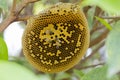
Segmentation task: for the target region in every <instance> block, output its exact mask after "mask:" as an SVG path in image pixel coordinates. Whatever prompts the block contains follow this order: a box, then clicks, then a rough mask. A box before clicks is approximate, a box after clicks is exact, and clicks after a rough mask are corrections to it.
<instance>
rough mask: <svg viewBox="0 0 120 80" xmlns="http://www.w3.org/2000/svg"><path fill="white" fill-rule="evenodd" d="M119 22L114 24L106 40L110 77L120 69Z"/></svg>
mask: <svg viewBox="0 0 120 80" xmlns="http://www.w3.org/2000/svg"><path fill="white" fill-rule="evenodd" d="M117 24H118V25H117ZM117 24H116V26H114V27H115V28H114V29H113V30H111V32H110V34H109V35H108V37H107V41H106V47H107V48H106V52H107V53H108V59H107V64H108V76H109V77H110V76H112V75H114V74H116V73H117V72H119V71H120V22H119V23H117Z"/></svg>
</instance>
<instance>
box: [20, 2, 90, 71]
mask: <svg viewBox="0 0 120 80" xmlns="http://www.w3.org/2000/svg"><path fill="white" fill-rule="evenodd" d="M88 45H89V30H88V25H87V20H86V18H85V16H84V14H83V12H82V11H81V10H80V8H79V7H78V6H77V5H74V4H71V3H59V4H56V5H54V6H52V7H50V8H48V9H46V10H44V11H42V12H40V13H39V14H38V15H36V16H34V17H31V18H30V19H29V20H28V23H27V27H26V29H25V32H24V34H23V38H22V46H23V52H24V55H25V57H26V58H27V59H28V61H29V62H30V63H31V64H32V65H33V66H34V67H35V68H37V69H38V70H40V71H42V72H47V73H56V72H60V71H65V70H68V69H70V68H71V67H73V66H74V65H75V64H77V63H78V62H79V61H80V60H81V58H82V56H83V55H84V54H85V52H86V50H87V48H88Z"/></svg>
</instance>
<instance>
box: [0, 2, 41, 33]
mask: <svg viewBox="0 0 120 80" xmlns="http://www.w3.org/2000/svg"><path fill="white" fill-rule="evenodd" d="M37 1H39V0H23V1H22V2H21V4H19V5H18V6H16V0H14V1H13V5H12V8H11V11H10V15H8V17H7V18H6V19H5V20H4V21H3V22H2V23H1V24H0V32H3V31H4V30H5V29H6V28H7V27H8V26H9V25H10V24H11V23H12V22H15V21H18V20H25V19H20V18H18V17H19V14H20V13H21V11H22V10H23V9H24V8H25V7H26V6H27V5H28V4H29V3H33V2H37Z"/></svg>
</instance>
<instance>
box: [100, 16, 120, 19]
mask: <svg viewBox="0 0 120 80" xmlns="http://www.w3.org/2000/svg"><path fill="white" fill-rule="evenodd" d="M101 18H103V19H120V16H113V17H112V16H111V17H106V16H102V17H101Z"/></svg>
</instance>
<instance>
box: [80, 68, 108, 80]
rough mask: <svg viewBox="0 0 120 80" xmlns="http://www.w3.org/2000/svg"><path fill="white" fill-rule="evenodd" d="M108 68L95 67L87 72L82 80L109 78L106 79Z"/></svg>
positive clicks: (103, 79) (104, 79)
mask: <svg viewBox="0 0 120 80" xmlns="http://www.w3.org/2000/svg"><path fill="white" fill-rule="evenodd" d="M106 70H107V67H106V66H104V67H100V68H95V69H93V70H91V71H90V72H88V73H87V74H85V75H84V76H83V77H82V79H81V80H107V79H106Z"/></svg>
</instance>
